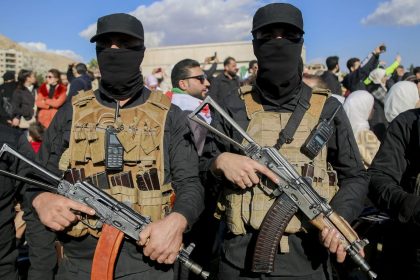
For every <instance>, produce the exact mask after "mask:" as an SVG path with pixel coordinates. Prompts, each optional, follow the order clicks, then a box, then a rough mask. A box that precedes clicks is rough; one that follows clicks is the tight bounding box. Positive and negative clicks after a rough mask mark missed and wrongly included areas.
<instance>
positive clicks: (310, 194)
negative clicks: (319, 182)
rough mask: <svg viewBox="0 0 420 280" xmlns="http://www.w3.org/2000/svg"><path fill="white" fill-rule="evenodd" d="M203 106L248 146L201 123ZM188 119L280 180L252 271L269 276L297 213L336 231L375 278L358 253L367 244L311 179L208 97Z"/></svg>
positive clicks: (347, 249) (319, 226)
mask: <svg viewBox="0 0 420 280" xmlns="http://www.w3.org/2000/svg"><path fill="white" fill-rule="evenodd" d="M207 104H209V105H210V106H211V107H212V108H214V109H215V110H216V111H217V112H218V113H219V114H220V115H221V116H222V117H223V118H224V119H225V120H226V121H227V122H228V123H229V124H230V125H232V127H233V128H234V129H235V130H236V131H237V132H239V133H240V134H241V136H242V137H243V138H244V139H245V140H246V141H247V142H248V143H247V144H246V145H242V144H241V143H238V142H237V141H235V140H233V139H232V138H230V137H229V136H227V135H225V134H224V133H222V132H220V131H219V130H217V129H216V128H214V127H213V126H211V125H208V124H207V123H206V122H205V121H203V120H201V119H200V118H199V117H198V116H197V114H198V113H199V112H200V111H201V110H202V109H203V108H204V106H206V105H207ZM189 118H190V119H192V120H194V121H196V122H197V123H199V124H201V125H203V126H204V127H206V128H207V129H208V130H210V131H211V132H213V133H214V134H215V135H217V136H219V137H221V138H222V139H224V140H226V141H228V142H229V143H231V144H233V145H235V146H236V147H238V148H239V149H241V150H242V151H243V152H244V153H245V155H246V156H248V157H250V158H252V159H253V160H256V161H257V162H259V163H261V164H262V165H265V166H267V167H268V168H269V169H270V170H271V171H272V172H274V173H275V174H276V175H277V176H278V177H280V179H281V180H280V183H278V184H276V188H275V189H274V191H273V192H272V194H271V196H272V197H273V198H276V200H275V202H274V204H273V205H272V207H271V208H270V210H269V211H268V212H267V214H266V216H265V217H264V220H263V222H262V224H261V226H260V230H259V234H258V237H257V242H256V248H255V252H254V256H253V262H252V268H251V269H252V271H254V272H259V273H270V272H272V271H273V266H274V257H275V254H276V252H277V248H278V246H279V241H280V238H281V237H282V235H283V233H284V230H285V229H286V226H287V224H288V223H289V221H290V219H291V218H292V217H293V215H294V214H295V213H296V212H297V211H298V210H300V211H301V212H302V213H303V214H304V215H305V216H306V218H308V220H309V221H310V222H311V224H313V225H314V226H315V227H317V228H318V229H320V230H323V229H324V228H329V229H336V231H337V232H338V233H339V239H340V242H341V244H342V245H343V246H344V248H345V249H346V252H347V254H348V255H349V256H350V257H351V258H352V259H353V261H354V262H355V263H356V264H357V265H358V266H359V267H360V269H361V270H363V271H365V272H367V273H368V275H369V277H370V278H371V279H375V278H376V277H377V276H376V274H375V273H374V272H373V271H372V270H371V269H370V267H369V264H368V263H367V262H366V260H365V259H364V258H363V256H362V255H361V254H360V253H359V251H360V250H361V249H362V248H363V247H364V246H365V245H367V244H368V241H367V240H360V239H359V237H358V236H357V234H356V232H355V231H354V230H353V229H352V228H351V227H350V226H349V225H348V224H347V223H346V222H345V221H344V220H343V219H342V218H341V217H340V216H339V215H338V214H337V213H335V212H334V210H333V209H332V208H331V206H330V205H329V204H328V203H327V202H326V200H325V199H324V198H322V197H321V196H320V195H319V194H318V193H317V192H316V191H315V190H314V189H313V187H312V181H311V179H310V178H307V177H302V176H300V175H299V174H298V173H297V171H296V170H295V168H294V167H293V166H292V165H291V164H290V163H289V162H288V161H287V160H286V159H285V158H284V157H283V156H282V155H281V154H280V153H279V152H278V151H277V150H276V149H275V148H273V147H261V146H260V145H259V144H257V143H256V142H255V141H254V140H253V139H252V138H251V137H250V136H249V135H248V134H247V133H246V132H245V131H244V130H243V129H242V128H241V127H240V126H239V125H238V124H237V123H236V122H235V121H234V120H233V119H232V118H231V117H230V116H229V115H228V114H227V113H226V112H225V111H224V110H223V109H222V108H221V107H220V106H219V105H218V104H217V103H216V102H215V101H214V100H213V99H212V98H211V97H206V99H204V101H203V103H201V104H200V106H199V107H197V108H196V109H195V110H194V111H193V112H192V113H191V114H190V115H189Z"/></svg>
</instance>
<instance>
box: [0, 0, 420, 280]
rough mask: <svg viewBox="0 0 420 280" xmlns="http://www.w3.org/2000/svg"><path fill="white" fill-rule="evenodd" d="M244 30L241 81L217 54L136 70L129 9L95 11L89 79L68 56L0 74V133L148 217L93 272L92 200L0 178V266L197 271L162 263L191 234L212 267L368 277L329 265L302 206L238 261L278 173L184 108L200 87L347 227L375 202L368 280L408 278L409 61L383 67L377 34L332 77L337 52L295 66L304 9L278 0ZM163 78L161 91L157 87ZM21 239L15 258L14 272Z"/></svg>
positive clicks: (135, 23) (415, 263)
mask: <svg viewBox="0 0 420 280" xmlns="http://www.w3.org/2000/svg"><path fill="white" fill-rule="evenodd" d="M251 33H252V36H253V41H252V43H253V51H254V54H255V57H256V60H252V61H250V62H249V67H248V71H247V73H246V74H245V75H243V76H242V77H240V76H239V73H238V67H237V62H236V60H235V58H233V57H231V56H229V57H227V58H225V59H224V61H223V70H222V71H221V72H220V73H217V71H216V70H217V64H218V62H219V58H218V57H217V54H216V53H215V54H214V56H210V57H207V58H206V59H205V60H204V63H203V64H200V63H199V62H198V61H196V60H193V59H189V58H185V59H183V60H181V61H179V62H177V63H176V64H175V65H174V66H173V67H172V70H171V73H170V74H169V73H166V72H165V70H164V69H163V68H156V69H154V70H153V72H152V73H150V74H149V75H144V74H145V73H142V71H141V63H142V60H143V57H144V54H145V47H144V41H145V39H144V30H143V25H142V23H141V22H140V20H138V19H137V18H135V17H133V16H131V15H128V14H111V15H106V16H104V17H101V18H99V19H98V22H97V31H96V34H95V35H94V36H93V37H92V38H91V40H90V41H91V43H95V45H96V55H97V61H98V66H99V70H100V73H101V78H100V80H99V82H98V85H97V86H95V84H92V81H93V79H92V75H91V74H89V71H88V69H87V67H86V65H85V64H83V63H77V64H76V63H75V64H71V65H69V68H68V70H67V72H66V73H61V72H60V71H58V70H57V69H50V70H49V71H48V73H47V74H46V76H45V82H42V83H41V84H40V85H39V84H38V81H37V79H36V72H35V70H36V69H34V70H27V69H22V70H20V71H19V73H17V81H16V80H15V79H16V77H15V73H12V72H6V73H5V74H4V75H3V80H4V83H3V84H2V85H0V128H1V130H2V133H1V136H0V144H3V143H6V144H8V145H10V146H11V147H12V148H14V149H16V150H17V151H19V152H20V153H22V154H23V155H25V156H26V157H28V158H29V159H33V160H34V161H35V162H36V163H37V164H40V165H41V166H43V167H45V168H47V169H48V170H49V171H50V172H52V173H53V174H55V175H57V176H60V177H62V178H64V179H65V180H67V181H69V182H70V183H75V182H76V181H77V180H87V181H89V182H90V183H91V184H92V185H94V186H95V187H97V188H99V189H101V190H103V191H104V192H107V193H108V194H110V195H111V196H112V197H114V198H115V199H117V200H118V201H120V202H121V203H124V204H125V205H127V206H130V207H131V208H133V209H134V210H135V211H137V212H138V213H140V214H142V215H145V216H149V217H150V218H151V223H150V224H148V225H147V226H145V227H144V228H143V229H142V230H141V232H140V235H139V236H138V238H137V239H135V240H133V239H130V238H126V239H124V240H123V241H122V243H121V246H120V248H119V253H118V254H117V255H116V256H114V258H116V259H114V260H113V261H111V262H110V263H112V267H105V268H102V267H101V268H98V267H97V266H98V262H94V256H95V258H97V257H96V256H97V254H100V252H97V251H95V249H96V248H97V244H99V243H100V242H101V240H102V239H105V238H106V234H105V233H104V234H102V232H101V229H100V228H92V227H90V226H88V223H89V224H92V223H95V222H97V221H98V220H97V217H95V211H100V209H92V208H90V207H89V206H88V205H85V204H82V203H80V202H77V201H73V200H71V199H69V198H66V197H64V196H61V195H58V194H55V193H51V192H46V191H44V190H41V189H39V188H37V187H36V186H35V185H32V184H31V183H28V182H27V183H26V184H24V183H23V182H19V181H17V180H15V179H11V178H9V177H7V176H3V175H0V185H1V186H2V189H1V190H0V214H1V215H0V237H1V238H0V278H1V279H19V277H21V278H22V279H30V280H33V279H59V280H60V279H91V274H92V273H97V271H98V269H105V270H106V271H110V272H111V274H113V277H115V279H126V280H130V279H165V280H166V279H168V280H169V279H171V280H172V279H174V280H175V279H176V280H178V279H179V280H186V279H198V278H199V276H197V275H194V274H192V273H190V272H189V271H188V270H187V269H186V268H185V267H183V266H182V265H181V264H179V263H177V262H176V260H177V256H178V253H179V250H180V248H181V247H182V246H186V245H187V244H188V243H191V242H192V243H195V244H196V248H195V250H194V251H193V252H192V254H191V258H192V259H193V260H194V261H196V262H197V263H199V264H201V265H203V267H204V269H206V270H209V271H210V273H211V275H212V277H213V279H244V280H248V279H283V280H289V279H290V280H292V279H293V280H303V279H342V280H343V279H361V280H362V279H368V278H367V275H366V274H363V273H362V274H360V273H357V271H355V270H354V269H351V268H348V267H347V266H345V265H343V264H342V263H343V262H345V261H346V260H347V259H349V256H348V254H347V251H346V249H348V248H345V247H344V246H343V243H342V240H341V239H340V238H341V235H340V233H339V232H338V231H337V229H335V228H333V227H325V228H324V229H323V230H322V231H321V232H320V231H319V230H318V229H316V228H315V227H314V226H312V225H311V224H309V223H308V221H307V219H305V218H304V216H303V215H301V213H296V214H295V216H293V217H292V219H291V220H290V222H289V223H288V224H287V226H286V225H285V230H284V234H283V235H282V237H281V239H280V241H279V244H278V248H277V252H276V253H275V254H274V256H275V257H274V259H273V269H272V271H271V272H269V273H268V272H267V273H260V272H255V271H253V270H252V267H253V254H254V251H256V250H255V246H256V240H257V237H258V234H259V230H260V227H261V225H262V223H263V222H264V218H265V217H266V214H267V212H268V211H270V209H271V207H272V206H273V203H274V202H275V201H276V199H275V198H276V196H275V193H276V191H277V187H278V186H281V185H282V181H281V180H280V179H279V177H278V174H275V173H274V172H273V171H272V170H271V169H270V166H266V165H264V164H262V163H259V162H257V161H255V160H254V159H251V158H249V157H248V156H246V155H245V154H244V152H243V151H241V150H240V149H238V147H237V146H234V145H232V143H231V142H227V141H226V140H224V139H222V138H220V137H218V136H216V135H214V134H213V133H211V132H210V131H208V130H207V128H205V127H203V126H201V125H199V124H198V123H196V122H194V121H192V120H190V119H189V118H188V115H189V114H190V113H191V112H193V111H194V110H195V108H197V107H198V106H200V104H201V103H202V102H203V100H204V99H205V98H206V97H207V96H210V97H212V99H213V100H214V101H216V102H217V103H218V104H219V105H220V106H221V107H222V108H223V109H224V110H225V111H226V112H227V113H228V114H229V116H230V117H231V118H232V119H233V120H234V121H235V122H237V123H238V124H239V126H240V127H241V128H242V129H244V130H245V131H246V132H247V133H248V134H249V135H250V136H251V137H252V138H253V139H255V141H256V142H257V143H258V144H259V145H262V146H270V147H275V148H276V149H277V150H279V152H280V153H281V154H282V155H283V156H284V157H285V158H286V159H287V160H288V161H290V163H291V164H292V165H293V166H294V167H295V168H296V171H297V172H298V173H299V174H300V175H301V176H303V177H305V178H307V180H310V181H311V182H312V187H313V188H314V189H315V191H316V192H317V193H318V194H319V195H320V196H322V197H323V198H324V199H325V201H328V203H330V205H331V206H332V208H333V209H334V211H335V212H336V213H337V214H338V215H339V216H340V217H341V218H342V219H343V220H344V221H345V222H346V223H348V224H350V225H355V224H360V221H362V220H363V221H367V220H369V219H366V217H365V216H363V213H364V212H366V209H369V213H370V214H371V213H372V210H371V209H374V210H373V213H375V215H376V216H375V217H377V216H378V215H377V214H378V213H385V214H381V215H380V217H383V219H380V220H379V219H376V220H375V221H374V222H372V219H371V227H381V228H385V229H386V230H385V231H383V232H381V233H380V236H379V237H378V238H377V239H376V240H380V241H378V243H377V244H375V245H376V247H374V248H372V246H371V247H370V248H369V247H368V248H366V249H367V250H366V254H365V252H364V251H363V249H361V251H360V254H361V255H363V256H365V257H366V258H367V260H368V261H369V262H371V264H372V268H373V270H375V271H376V272H378V273H379V279H419V277H420V258H419V256H420V242H419V238H418V236H419V235H418V234H419V233H420V228H419V223H420V197H419V196H420V191H419V189H420V179H419V178H420V177H419V174H420V164H419V153H420V145H419V143H420V141H419V138H420V136H419V135H420V132H419V130H420V119H419V116H420V109H416V108H418V107H420V102H419V100H420V98H419V96H420V84H419V81H420V67H415V68H413V69H410V71H406V70H405V68H404V67H403V66H402V65H401V60H402V58H401V56H397V57H396V58H395V61H393V62H392V63H391V64H390V65H389V66H386V65H385V64H384V63H383V62H382V61H381V59H380V57H381V54H382V53H384V52H385V51H386V46H385V45H384V44H380V45H378V46H377V47H376V48H375V49H374V50H373V51H372V52H371V53H369V54H368V56H367V57H366V58H365V59H364V60H360V59H359V58H351V59H349V60H348V61H347V63H346V65H347V68H348V71H349V72H348V73H347V74H346V75H345V76H344V77H343V76H342V75H341V73H342V72H341V71H340V63H339V57H338V56H330V57H328V58H327V59H326V62H325V64H326V69H327V70H326V71H322V72H319V71H318V72H316V73H310V71H309V70H308V69H307V68H306V67H305V66H304V65H303V62H302V58H301V52H302V46H303V37H304V24H303V16H302V13H301V11H300V10H299V9H298V8H296V7H295V6H293V5H291V4H285V3H272V4H268V5H266V6H264V7H261V8H260V9H258V10H257V11H256V13H255V15H254V17H253V22H252V30H251ZM206 68H207V69H206ZM168 74H169V76H170V82H171V84H172V88H171V89H170V90H163V86H162V82H163V80H164V79H165V78H167V77H168ZM198 116H199V118H200V119H201V120H203V121H204V122H205V123H207V124H209V125H211V126H213V127H214V128H216V129H218V130H219V131H220V132H222V133H224V134H225V135H227V136H229V137H230V138H231V139H233V140H235V141H236V142H238V143H245V142H244V139H243V137H242V136H241V135H240V134H239V133H238V132H237V131H236V130H235V127H234V126H232V124H231V123H229V122H227V121H226V119H224V118H223V116H222V114H221V113H220V112H218V111H217V110H214V108H212V107H209V106H208V105H207V106H204V107H203V109H202V110H201V111H200V112H199V113H198ZM323 121H328V125H329V127H330V128H329V129H331V130H332V133H331V135H330V136H329V138H327V139H325V143H323V144H322V145H325V146H322V149H320V150H319V151H317V153H316V154H308V153H307V152H306V151H305V149H303V146H304V145H306V143H307V139H309V138H310V137H311V136H312V135H313V134H314V132H316V131H317V129H318V127H319V125H320V123H321V122H323ZM110 139H113V140H110ZM109 145H113V146H112V147H113V148H112V149H111V148H110V146H109ZM110 153H115V154H112V156H115V157H119V158H120V159H121V162H119V161H116V162H114V161H113V160H110ZM118 153H120V154H118ZM0 169H1V170H5V171H9V172H12V173H15V174H20V175H23V176H27V177H31V178H33V179H36V180H39V181H43V182H46V183H50V181H49V180H48V178H45V177H43V176H40V175H39V173H38V172H35V171H34V169H33V168H32V167H31V166H29V165H27V164H25V163H23V162H21V161H19V160H18V159H16V158H14V157H11V156H5V155H4V156H3V157H2V158H1V159H0ZM314 207H315V206H314ZM15 208H16V209H17V210H16V211H15ZM286 210H287V209H286ZM364 210H365V211H364ZM22 213H23V214H22ZM85 216H88V217H89V218H88V220H85V219H84V218H83V217H85ZM13 219H15V223H13ZM86 221H89V222H88V223H87V222H86ZM24 224H26V226H23V225H24ZM25 227H26V228H25ZM23 228H25V229H24V233H23V230H22V229H23ZM356 230H358V228H356ZM359 234H360V236H361V237H363V236H364V235H368V234H367V233H366V232H359ZM273 238H274V237H273ZM16 239H17V241H16ZM98 247H99V246H98ZM22 248H27V249H28V253H27V254H28V258H29V262H30V267H29V270H28V271H26V272H22V271H20V275H19V271H18V270H17V260H18V249H19V250H22ZM372 251H375V253H372ZM331 256H333V257H332V258H331ZM372 256H376V257H375V258H374V257H372ZM99 265H100V264H99ZM92 277H93V278H92V279H96V278H94V276H92Z"/></svg>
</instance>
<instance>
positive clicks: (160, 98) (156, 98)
mask: <svg viewBox="0 0 420 280" xmlns="http://www.w3.org/2000/svg"><path fill="white" fill-rule="evenodd" d="M147 102H150V103H152V104H153V105H156V106H158V107H159V108H162V109H165V110H168V109H169V108H170V107H171V99H170V98H169V97H168V96H167V95H166V94H164V93H163V91H159V90H154V91H152V92H151V93H150V96H149V99H148V100H147Z"/></svg>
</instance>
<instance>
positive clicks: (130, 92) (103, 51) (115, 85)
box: [96, 47, 145, 100]
mask: <svg viewBox="0 0 420 280" xmlns="http://www.w3.org/2000/svg"><path fill="white" fill-rule="evenodd" d="M144 50H145V48H144V47H139V48H136V49H111V48H99V47H97V48H96V56H97V58H98V65H99V69H100V71H101V83H100V85H99V90H100V91H101V92H102V93H104V94H106V95H107V96H109V97H111V98H113V99H116V100H125V99H128V98H131V97H133V96H134V95H135V94H136V93H138V92H139V91H140V90H141V89H142V88H143V76H142V74H141V71H140V64H141V62H142V61H143V57H144Z"/></svg>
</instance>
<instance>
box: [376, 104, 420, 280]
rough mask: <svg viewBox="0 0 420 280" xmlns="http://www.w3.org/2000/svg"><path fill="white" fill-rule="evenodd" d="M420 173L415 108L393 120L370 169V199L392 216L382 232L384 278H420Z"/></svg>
mask: <svg viewBox="0 0 420 280" xmlns="http://www.w3.org/2000/svg"><path fill="white" fill-rule="evenodd" d="M419 174H420V109H413V110H409V111H406V112H404V113H401V114H400V115H398V116H397V117H396V118H395V119H394V120H393V121H392V122H391V124H390V125H389V127H388V130H387V133H386V136H385V139H384V140H383V142H382V144H381V147H380V148H379V151H378V153H377V154H376V157H375V159H374V160H373V162H372V165H371V167H370V169H369V175H370V176H371V180H370V187H369V196H370V199H371V200H372V202H373V203H375V205H376V206H377V207H378V208H379V209H381V210H382V211H385V212H387V213H388V214H389V215H390V216H391V218H392V219H393V221H392V222H389V223H388V224H387V228H386V230H384V231H383V233H382V234H383V235H384V237H383V239H384V241H383V244H384V248H386V249H385V250H384V251H383V253H384V256H383V257H381V260H382V263H383V265H382V266H381V267H382V269H383V271H379V272H380V274H382V275H381V276H382V277H381V279H420V242H419V241H420V238H419V237H420V182H417V183H416V181H417V180H418V176H419ZM381 272H382V273H381Z"/></svg>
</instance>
